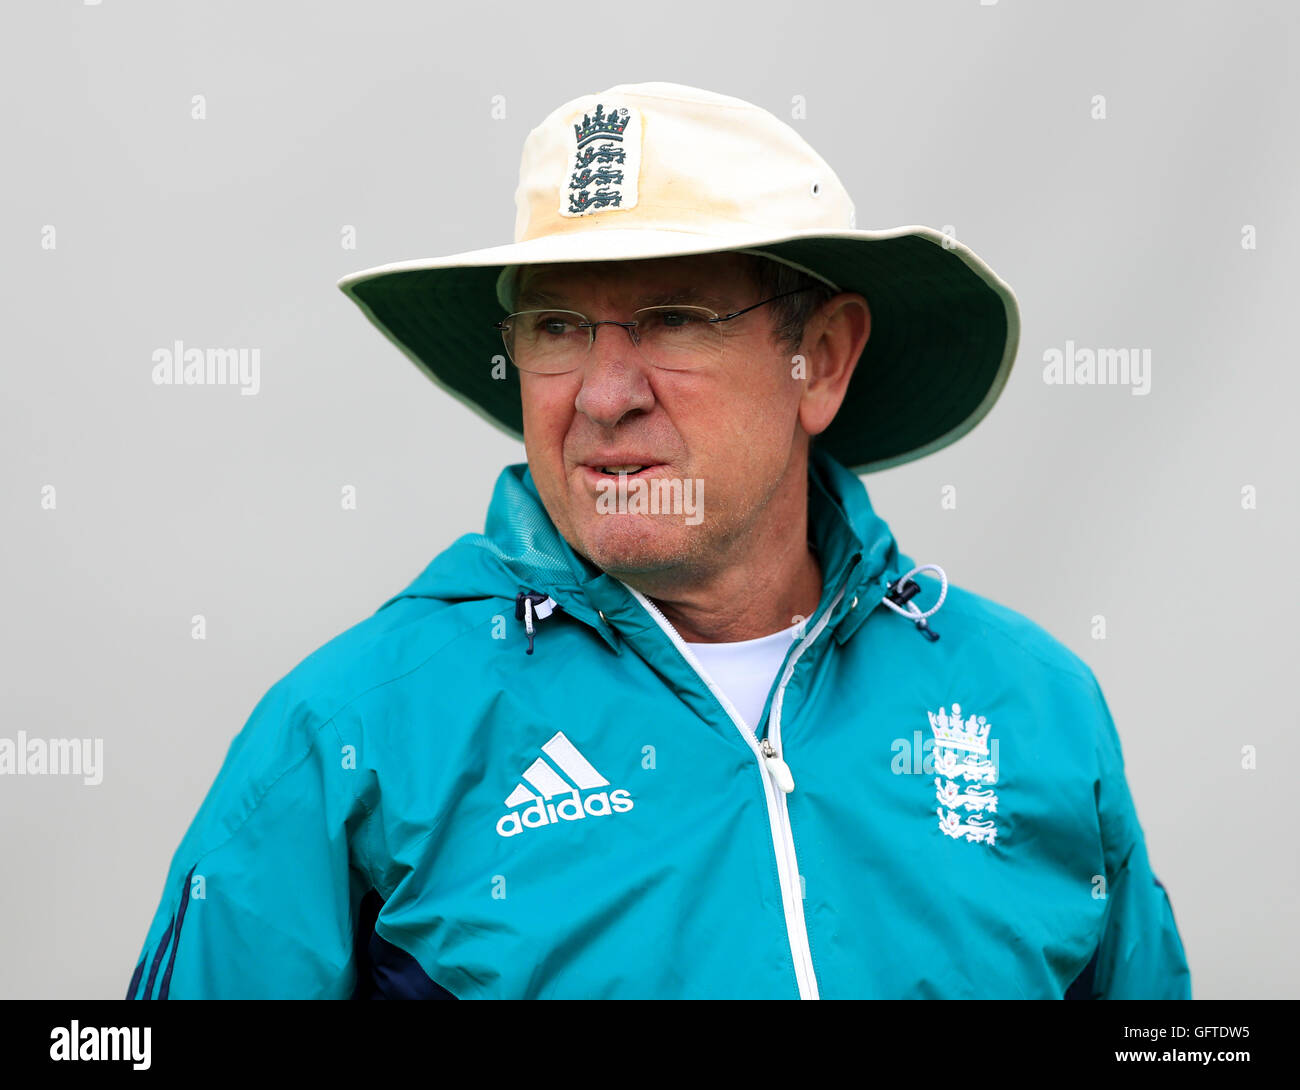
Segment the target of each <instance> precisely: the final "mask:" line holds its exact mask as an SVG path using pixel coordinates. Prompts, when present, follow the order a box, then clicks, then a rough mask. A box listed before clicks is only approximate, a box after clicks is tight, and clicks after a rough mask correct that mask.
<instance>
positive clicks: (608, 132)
mask: <svg viewBox="0 0 1300 1090" xmlns="http://www.w3.org/2000/svg"><path fill="white" fill-rule="evenodd" d="M627 123H628V112H627V109H626V108H624V107H620V108H618V109H615V110H611V111H610V112H609V113H605V107H604V106H603V105H601V104H600V103H599V102H598V103H596V109H595V112H594V113H593V114H583V115H582V124H581V125H574V126H573V134H574V135H575V136H576V137H577V138H578V147H582V145H583V144H586V143H587V142H588V141H590V140H595V139H596V138H597V137H605V138H606V139H612V140H622V139H623V130H624V129H626V128H627Z"/></svg>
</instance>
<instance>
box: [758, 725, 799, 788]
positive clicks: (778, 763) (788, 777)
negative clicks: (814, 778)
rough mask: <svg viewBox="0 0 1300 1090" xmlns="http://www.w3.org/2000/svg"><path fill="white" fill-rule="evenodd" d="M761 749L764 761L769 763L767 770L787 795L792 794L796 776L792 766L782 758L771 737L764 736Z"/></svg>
mask: <svg viewBox="0 0 1300 1090" xmlns="http://www.w3.org/2000/svg"><path fill="white" fill-rule="evenodd" d="M759 749H760V750H761V751H762V754H763V763H764V764H765V765H767V770H768V771H769V772H770V773H772V776H773V778H774V779H775V780H776V786H777V787H779V788H780V789H781V790H782V791H784V792H785V793H786V794H787V795H788V794H790V792H791V791H793V790H794V776H793V775H792V774H791V772H790V766H789V765H788V764H786V763H785V762H784V761H783V760H781V756H780V754H779V753H777V751H776V747H775V746H773V745H772V743H771V741H770V740H769V739H767V738H764V739H763V740H762V741H761V742H760V743H759Z"/></svg>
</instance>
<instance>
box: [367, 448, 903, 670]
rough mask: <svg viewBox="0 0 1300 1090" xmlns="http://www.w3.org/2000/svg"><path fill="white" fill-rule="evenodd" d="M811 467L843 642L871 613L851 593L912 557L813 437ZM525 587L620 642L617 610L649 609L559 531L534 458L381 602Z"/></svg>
mask: <svg viewBox="0 0 1300 1090" xmlns="http://www.w3.org/2000/svg"><path fill="white" fill-rule="evenodd" d="M808 475H809V495H808V512H809V517H808V523H809V541H810V544H812V546H813V547H814V549H815V550H816V551H817V553H818V557H819V560H820V562H821V566H822V574H823V581H824V590H823V596H822V606H823V607H825V606H826V605H827V604H828V602H829V601H830V600H831V599H832V598H833V597H834V596H835V595H836V593H837V592H838V591H839V590H840V589H841V588H842V589H843V590H844V594H843V595H841V596H840V597H841V599H842V600H841V602H840V606H839V609H837V611H836V614H837V615H836V616H833V617H832V618H831V620H830V624H832V625H840V627H839V628H837V629H836V635H837V638H838V639H839V640H841V642H842V641H843V640H844V639H846V638H847V637H848V635H850V634H851V631H852V629H853V628H856V626H857V625H858V624H860V623H861V621H862V620H863V619H864V618H865V617H866V616H867V615H868V614H869V613H870V612H871V610H870V608H868V609H855V610H853V616H852V618H851V619H850V618H846V617H845V616H844V615H845V614H847V613H848V612H849V609H850V603H851V601H852V600H853V599H854V598H861V597H863V596H865V595H874V599H875V600H868V601H867V603H866V604H867V605H868V606H869V607H870V606H874V605H876V604H878V602H879V599H880V598H883V597H884V594H885V591H886V589H887V588H888V585H889V584H890V583H891V582H893V581H894V580H895V579H897V577H898V575H899V574H900V573H902V572H905V571H907V570H908V569H909V568H911V567H912V564H911V561H910V559H909V558H908V557H906V556H903V555H902V554H900V552H899V550H898V546H897V544H896V542H895V540H894V536H893V534H892V533H891V532H890V529H889V527H888V525H887V524H886V523H885V522H884V520H883V519H881V518H880V517H879V516H878V515H877V514H876V513H875V511H874V510H873V509H872V506H871V501H870V499H869V497H868V495H867V490H866V486H865V485H864V484H863V483H862V481H861V480H860V479H859V478H858V477H857V476H856V475H855V474H853V473H852V472H850V471H849V470H848V469H846V468H845V467H844V466H843V465H841V464H840V463H839V462H838V461H836V460H835V459H834V458H833V457H831V456H830V455H829V454H827V453H826V452H825V451H823V450H822V449H821V448H820V447H818V446H817V445H816V444H814V445H813V447H812V451H811V455H810V458H809V474H808ZM527 593H531V594H533V595H535V596H536V597H537V598H538V599H540V598H542V597H549V598H551V599H552V600H553V601H554V602H555V604H556V605H558V606H559V608H560V609H562V610H563V611H564V612H565V613H567V614H569V615H570V616H571V617H574V618H575V619H577V620H580V621H582V622H584V623H586V624H589V625H591V626H592V627H594V628H596V629H597V630H598V631H599V632H600V633H601V634H602V636H603V637H604V638H605V639H606V641H607V642H608V643H609V644H610V646H611V647H614V648H615V649H616V650H617V649H618V638H617V631H616V626H617V624H618V619H619V618H630V617H633V616H644V610H643V609H642V608H641V606H640V605H639V604H638V603H637V601H636V599H635V597H634V595H633V593H632V592H631V590H630V589H629V588H628V587H627V586H626V585H625V584H623V583H622V582H620V581H619V580H618V579H616V578H614V577H613V576H610V575H607V574H606V573H604V572H602V571H601V570H599V569H598V568H596V567H595V566H594V565H592V564H591V563H590V562H589V561H587V560H586V559H585V558H584V557H582V556H580V555H578V554H577V553H576V552H574V550H573V549H572V548H571V547H570V546H569V544H568V542H567V541H565V540H564V538H563V537H562V536H561V535H560V533H559V531H558V530H557V529H556V528H555V524H554V523H553V522H552V521H551V518H550V516H549V515H548V514H547V512H546V508H545V507H544V505H543V504H542V500H541V497H540V495H539V494H538V492H537V488H536V485H535V484H534V482H533V477H532V473H531V472H530V471H529V468H528V465H527V464H526V463H522V462H521V463H517V464H515V465H510V466H507V467H505V468H504V469H503V470H502V471H501V475H500V476H499V477H498V478H497V483H496V486H495V488H494V490H493V494H492V499H491V502H490V504H489V507H488V513H487V523H486V526H485V527H484V532H483V533H481V534H465V535H464V536H462V537H461V538H459V539H457V540H456V541H455V542H453V543H452V544H451V545H450V546H449V547H448V548H447V549H446V550H444V551H443V552H442V553H440V554H439V555H438V556H437V557H435V558H434V559H433V561H432V562H430V564H429V565H428V567H426V568H425V569H424V571H423V572H421V573H420V575H419V576H417V577H416V578H415V579H414V580H413V581H412V582H411V584H410V585H409V586H408V587H407V588H406V589H405V590H404V591H402V592H401V593H400V594H397V595H395V596H394V597H393V598H390V599H389V600H388V601H387V602H385V603H384V605H383V606H381V607H380V608H381V609H382V608H386V607H387V606H389V605H391V604H392V603H393V602H396V601H399V600H400V599H403V598H435V599H439V600H442V601H449V602H450V601H467V600H475V599H485V598H506V599H510V600H512V601H517V600H519V598H520V595H521V594H527ZM819 613H820V609H819ZM543 615H544V614H543ZM611 621H612V622H613V624H611ZM841 622H845V623H843V624H841Z"/></svg>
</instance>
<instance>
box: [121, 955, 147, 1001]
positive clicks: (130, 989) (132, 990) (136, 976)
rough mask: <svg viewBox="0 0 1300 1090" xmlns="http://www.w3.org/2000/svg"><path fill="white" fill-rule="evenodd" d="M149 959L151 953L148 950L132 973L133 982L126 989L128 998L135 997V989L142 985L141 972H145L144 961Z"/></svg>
mask: <svg viewBox="0 0 1300 1090" xmlns="http://www.w3.org/2000/svg"><path fill="white" fill-rule="evenodd" d="M148 960H149V954H148V952H147V951H146V952H145V955H144V957H142V958H141V959H140V964H139V965H137V966H136V967H135V972H134V973H132V974H131V984H130V986H129V987H128V988H127V989H126V997H127V999H134V998H135V990H136V988H138V987H140V974H141V973H143V972H144V963H145V962H146V961H148Z"/></svg>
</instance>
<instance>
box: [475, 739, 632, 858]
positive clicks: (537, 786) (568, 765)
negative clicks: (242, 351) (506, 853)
mask: <svg viewBox="0 0 1300 1090" xmlns="http://www.w3.org/2000/svg"><path fill="white" fill-rule="evenodd" d="M542 753H543V754H544V756H545V757H548V758H550V761H549V762H548V761H547V760H545V759H543V757H538V758H537V760H535V761H534V762H533V763H532V764H530V765H529V766H528V767H527V768H526V769H524V774H523V777H522V782H520V784H519V785H518V786H517V787H516V788H515V789H514V790H513V791H511V792H510V794H509V796H507V798H506V807H507V808H508V809H509V810H510V813H508V814H504V815H502V817H501V818H499V819H498V821H497V835H499V836H518V835H519V834H520V833H522V832H523V831H524V830H525V829H540V828H541V827H542V826H543V825H554V824H557V823H558V822H561V821H582V820H584V819H585V818H587V817H608V816H609V815H610V814H624V813H627V811H629V810H631V809H632V805H633V803H632V796H631V795H629V794H628V793H627V791H625V790H624V789H623V788H621V787H620V788H618V789H616V790H614V791H599V790H596V789H597V788H603V787H608V786H609V780H607V779H605V777H604V776H602V775H601V774H600V773H599V772H597V771H596V770H595V768H593V767H592V764H591V762H590V761H588V760H587V758H586V757H584V756H583V755H582V754H581V753H579V752H578V749H577V747H576V746H575V745H574V744H573V743H572V742H570V741H569V740H568V739H567V738H566V737H565V736H564V732H563V731H559V730H557V731H556V732H555V734H554V735H552V737H551V739H550V741H548V742H547V743H546V744H545V745H544V746H542ZM557 769H558V770H559V771H556V770H557ZM566 776H567V777H568V779H565V777H566ZM524 783H527V784H529V785H530V786H531V788H532V790H529V788H528V787H525V786H524ZM584 792H590V793H589V794H584ZM557 795H565V796H567V797H566V798H563V799H560V801H559V802H552V801H551V799H553V798H555V797H556V796H557Z"/></svg>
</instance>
